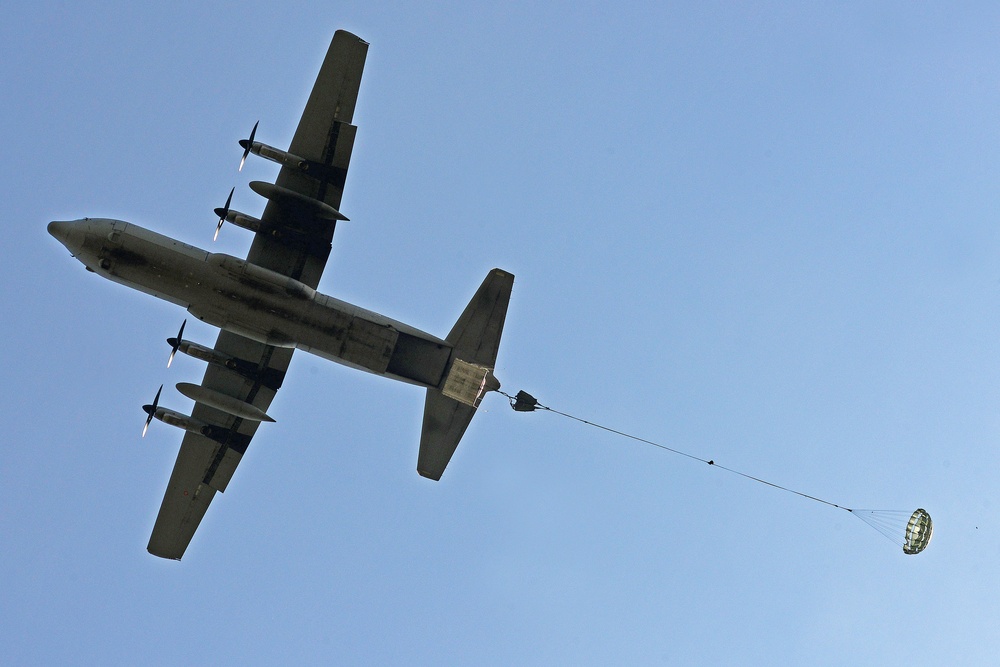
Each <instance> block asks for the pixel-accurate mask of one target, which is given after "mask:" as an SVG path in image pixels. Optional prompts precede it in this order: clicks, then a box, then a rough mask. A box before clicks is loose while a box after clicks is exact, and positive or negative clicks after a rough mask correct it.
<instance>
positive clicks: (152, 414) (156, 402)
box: [142, 384, 163, 438]
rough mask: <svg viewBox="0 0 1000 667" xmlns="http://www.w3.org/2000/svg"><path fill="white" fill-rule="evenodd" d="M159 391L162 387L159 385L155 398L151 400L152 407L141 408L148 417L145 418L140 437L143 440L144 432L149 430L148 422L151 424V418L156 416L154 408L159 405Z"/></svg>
mask: <svg viewBox="0 0 1000 667" xmlns="http://www.w3.org/2000/svg"><path fill="white" fill-rule="evenodd" d="M161 391H163V385H162V384H161V385H160V388H159V389H157V390H156V397H155V398H154V399H153V404H152V405H144V406H142V410H143V412H145V413H146V414H147V415H149V416H148V417H146V425H145V426H143V427H142V437H144V438H145V437H146V431H147V430H149V424H150V422H152V421H153V417H155V416H156V406H158V405H159V404H160V392H161Z"/></svg>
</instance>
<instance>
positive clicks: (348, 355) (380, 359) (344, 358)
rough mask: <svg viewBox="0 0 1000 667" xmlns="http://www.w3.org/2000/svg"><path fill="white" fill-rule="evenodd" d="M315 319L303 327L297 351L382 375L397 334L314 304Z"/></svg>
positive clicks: (361, 318) (364, 319)
mask: <svg viewBox="0 0 1000 667" xmlns="http://www.w3.org/2000/svg"><path fill="white" fill-rule="evenodd" d="M312 311H313V313H314V315H315V316H316V317H314V318H310V320H311V321H309V322H307V323H304V326H303V327H302V329H301V330H300V331H301V333H300V336H299V338H298V343H297V345H296V347H298V348H299V349H302V350H304V351H306V352H311V353H313V354H316V355H318V356H321V357H324V358H326V359H330V360H332V361H339V362H340V363H343V364H346V365H348V366H352V367H354V368H360V369H363V370H366V371H370V372H372V373H377V374H379V375H382V374H384V373H385V371H386V368H387V367H388V365H389V360H390V359H391V357H392V351H393V349H395V347H396V338H397V337H398V335H399V334H398V332H397V331H396V330H395V329H393V328H392V327H391V326H389V325H388V324H385V323H379V322H374V321H372V320H370V319H366V318H363V317H360V316H357V315H355V314H353V313H351V312H347V311H343V310H338V309H335V308H329V307H323V306H321V305H318V304H314V306H313V309H312Z"/></svg>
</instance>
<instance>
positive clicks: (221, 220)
mask: <svg viewBox="0 0 1000 667" xmlns="http://www.w3.org/2000/svg"><path fill="white" fill-rule="evenodd" d="M234 192H236V186H235V185H234V186H233V189H232V190H230V191H229V196H228V197H226V205H225V206H223V207H222V208H217V209H215V212H216V214H218V216H219V224H218V225H216V226H215V236H214V237H212V240H213V241H216V240H218V238H219V230H220V229H222V223H224V222H225V221H226V216H227V215H229V205H230V204H232V203H233V193H234Z"/></svg>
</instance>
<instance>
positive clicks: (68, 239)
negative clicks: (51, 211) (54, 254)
mask: <svg viewBox="0 0 1000 667" xmlns="http://www.w3.org/2000/svg"><path fill="white" fill-rule="evenodd" d="M47 229H48V230H49V234H51V235H52V236H54V237H55V238H56V239H57V240H58V241H59V242H60V243H62V244H63V245H64V246H66V247H67V248H68V249H69V251H70V252H71V253H72V254H73V255H76V254H77V253H78V252H79V250H80V248H82V247H83V241H84V237H85V236H86V233H85V232H84V230H83V229H82V228H81V226H80V224H79V222H66V221H60V220H53V221H52V222H50V223H49V225H48V227H47Z"/></svg>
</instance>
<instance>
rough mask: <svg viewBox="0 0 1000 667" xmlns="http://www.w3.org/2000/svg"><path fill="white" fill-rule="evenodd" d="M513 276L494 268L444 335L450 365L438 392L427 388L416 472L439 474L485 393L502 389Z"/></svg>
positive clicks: (425, 475) (431, 477)
mask: <svg viewBox="0 0 1000 667" xmlns="http://www.w3.org/2000/svg"><path fill="white" fill-rule="evenodd" d="M513 285H514V276H513V275H512V274H510V273H507V272H506V271H502V270H500V269H493V270H492V271H490V273H489V275H488V276H486V280H484V281H483V284H482V285H480V286H479V290H478V291H476V295H475V296H473V297H472V301H470V302H469V305H468V306H466V308H465V312H463V313H462V316H461V317H460V318H458V322H457V323H456V324H455V326H454V327H453V328H452V330H451V333H449V334H448V336H447V339H446V340H447V341H448V342H449V343H451V344H452V346H453V350H452V354H451V363H450V366H449V368H448V371H447V372H446V373H445V378H444V381H443V382H442V384H441V386H440V387H439V388H437V389H428V390H427V399H426V401H425V403H424V424H423V430H422V431H421V433H420V454H419V456H418V458H417V472H418V473H420V474H421V475H423V476H424V477H427V478H429V479H435V480H437V479H441V474H442V473H444V469H445V468H446V467H447V465H448V462H449V461H450V460H451V457H452V454H454V453H455V449H456V448H457V447H458V443H459V441H460V440H461V439H462V435H464V434H465V429H467V428H468V427H469V422H471V421H472V417H473V416H475V414H476V408H477V407H479V403H480V401H482V399H483V396H484V395H485V394H486V392H488V391H492V390H494V389H499V388H500V383H499V382H498V381H497V379H496V378H495V377H494V376H493V369H494V367H495V366H496V361H497V351H498V350H499V349H500V336H501V334H503V323H504V319H505V318H506V317H507V304H508V303H510V291H511V288H512V287H513Z"/></svg>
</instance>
